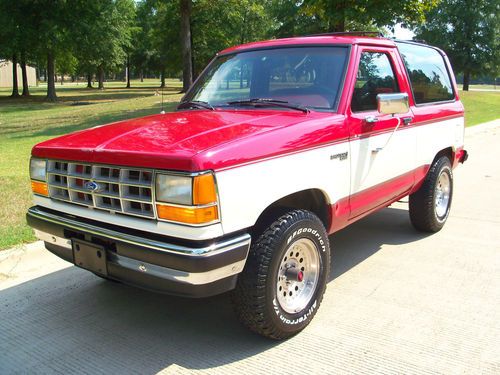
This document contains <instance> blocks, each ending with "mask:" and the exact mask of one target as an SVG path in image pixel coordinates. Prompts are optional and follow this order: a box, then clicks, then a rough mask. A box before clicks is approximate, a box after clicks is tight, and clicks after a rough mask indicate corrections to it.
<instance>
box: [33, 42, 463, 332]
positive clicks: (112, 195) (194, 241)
mask: <svg viewBox="0 0 500 375" xmlns="http://www.w3.org/2000/svg"><path fill="white" fill-rule="evenodd" d="M463 144H464V109H463V106H462V103H461V102H460V99H459V97H458V91H457V88H456V83H455V80H454V75H453V73H452V69H451V66H450V63H449V61H448V58H447V57H446V55H445V54H444V53H443V52H442V51H441V50H439V49H437V48H434V47H431V46H428V45H425V44H421V43H415V42H407V41H397V40H391V39H386V38H383V37H374V36H370V34H368V35H367V34H366V33H361V34H349V33H347V34H346V33H343V34H326V35H316V36H306V37H296V38H288V39H280V40H269V41H264V42H256V43H249V44H245V45H241V46H237V47H233V48H229V49H227V50H224V51H222V52H220V53H219V54H217V56H216V57H215V58H214V59H213V61H212V62H211V63H210V64H209V65H208V67H207V68H206V69H205V70H204V71H203V73H202V74H201V75H200V77H199V78H198V79H197V80H196V82H195V83H194V85H193V86H192V88H191V89H190V90H189V91H188V92H187V93H186V95H185V96H184V98H183V99H182V101H181V103H180V104H179V106H178V107H177V111H175V112H173V113H166V114H158V115H153V116H148V117H143V118H137V119H133V120H126V121H120V122H117V123H113V124H110V125H105V126H98V127H95V128H92V129H87V130H82V131H78V132H76V133H72V134H68V135H65V136H62V137H58V138H55V139H52V140H48V141H45V142H42V143H40V144H38V145H36V146H35V147H34V148H33V150H32V158H31V162H30V175H31V186H32V190H33V193H34V203H35V206H34V207H32V208H30V209H29V211H28V213H27V220H28V223H29V224H30V225H31V226H32V227H33V228H34V229H35V232H36V235H37V236H38V238H40V239H41V240H43V241H45V246H46V248H47V249H48V250H50V251H51V252H53V253H54V254H56V255H58V256H60V257H61V258H63V259H65V260H67V261H69V262H72V263H74V264H75V265H77V266H79V267H82V268H84V269H87V270H89V271H91V272H93V273H95V274H97V275H99V276H101V277H103V278H106V279H112V280H117V281H121V282H124V283H127V284H131V285H135V286H139V287H143V288H147V289H152V290H155V291H161V292H166V293H170V294H177V295H182V296H189V297H206V296H211V295H215V294H219V293H223V292H227V291H231V295H232V300H233V302H234V306H235V311H236V314H237V315H238V317H239V318H240V320H241V321H242V322H243V323H244V324H245V325H246V326H247V327H249V328H250V329H252V330H253V331H255V332H257V333H259V334H261V335H264V336H267V337H271V338H275V339H283V338H287V337H290V336H291V335H293V334H295V333H297V332H299V331H300V330H302V329H303V328H304V327H305V326H306V325H307V324H308V323H309V322H310V321H311V319H312V318H313V317H314V315H315V313H316V312H317V310H318V308H319V306H320V303H321V300H322V297H323V294H324V291H325V287H326V284H327V281H328V274H329V267H330V243H329V238H328V236H329V235H331V234H332V233H334V232H336V231H338V230H340V229H342V228H344V227H346V226H347V225H349V224H350V223H353V222H355V221H356V220H359V219H360V218H362V217H364V216H366V215H368V214H370V213H372V212H374V211H377V210H379V209H381V208H384V207H387V206H389V205H390V204H391V203H393V202H395V201H397V200H400V199H401V198H403V197H405V196H409V214H410V219H411V222H412V223H413V225H414V226H415V228H416V229H418V230H421V231H427V232H436V231H438V230H440V229H441V228H442V227H443V225H444V224H445V222H446V219H447V217H448V214H449V212H450V205H451V201H452V195H453V173H452V170H453V168H454V167H456V166H457V165H458V163H460V162H464V161H465V160H466V158H467V152H466V151H465V150H464V148H463ZM366 240H367V241H370V239H369V238H367V239H366Z"/></svg>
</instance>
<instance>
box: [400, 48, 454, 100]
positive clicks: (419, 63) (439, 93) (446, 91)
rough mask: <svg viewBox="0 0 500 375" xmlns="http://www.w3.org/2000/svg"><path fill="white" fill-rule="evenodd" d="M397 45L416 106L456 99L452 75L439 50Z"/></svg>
mask: <svg viewBox="0 0 500 375" xmlns="http://www.w3.org/2000/svg"><path fill="white" fill-rule="evenodd" d="M397 45H398V49H399V52H400V53H401V57H402V58H403V62H404V64H405V66H406V70H407V71H408V76H409V78H410V84H411V86H412V91H413V97H414V99H415V103H416V104H428V103H437V102H445V101H451V100H454V99H455V94H454V92H453V86H452V84H451V78H450V74H449V72H448V69H447V68H446V64H445V62H444V59H443V56H441V54H440V53H439V52H438V51H437V50H435V49H434V48H430V47H425V46H421V45H417V44H410V43H397Z"/></svg>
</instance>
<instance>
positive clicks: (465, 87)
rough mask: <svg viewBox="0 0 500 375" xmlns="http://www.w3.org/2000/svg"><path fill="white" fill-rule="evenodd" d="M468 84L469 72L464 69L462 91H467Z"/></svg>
mask: <svg viewBox="0 0 500 375" xmlns="http://www.w3.org/2000/svg"><path fill="white" fill-rule="evenodd" d="M469 84H470V72H469V71H468V70H466V71H465V72H464V85H463V88H462V89H463V90H464V91H469Z"/></svg>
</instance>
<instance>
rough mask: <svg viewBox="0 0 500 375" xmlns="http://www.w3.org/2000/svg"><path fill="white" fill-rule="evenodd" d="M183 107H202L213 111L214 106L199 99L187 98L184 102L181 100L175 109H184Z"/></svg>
mask: <svg viewBox="0 0 500 375" xmlns="http://www.w3.org/2000/svg"><path fill="white" fill-rule="evenodd" d="M185 108H203V109H209V110H211V111H213V110H214V109H215V108H214V107H213V106H211V105H210V103H208V102H203V101H201V100H189V101H186V102H181V103H179V105H178V106H177V109H185Z"/></svg>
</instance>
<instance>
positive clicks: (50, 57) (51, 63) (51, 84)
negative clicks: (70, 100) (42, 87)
mask: <svg viewBox="0 0 500 375" xmlns="http://www.w3.org/2000/svg"><path fill="white" fill-rule="evenodd" d="M54 71H55V60H54V53H53V52H52V51H50V50H49V51H47V97H46V98H45V99H46V100H48V101H49V102H55V101H56V100H57V95H56V82H55V80H54V75H55V74H54Z"/></svg>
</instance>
